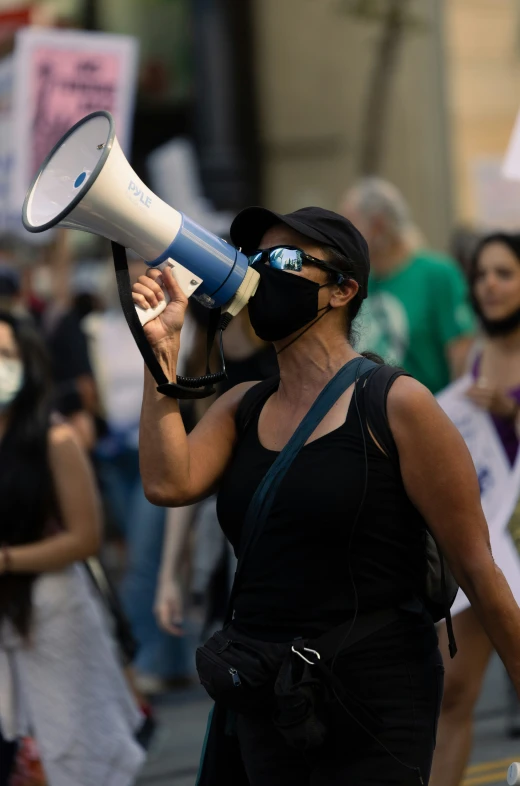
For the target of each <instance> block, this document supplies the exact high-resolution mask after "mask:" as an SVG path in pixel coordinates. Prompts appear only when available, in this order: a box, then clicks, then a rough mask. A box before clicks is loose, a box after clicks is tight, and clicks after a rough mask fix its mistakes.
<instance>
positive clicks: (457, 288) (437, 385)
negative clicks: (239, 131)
mask: <svg viewBox="0 0 520 786" xmlns="http://www.w3.org/2000/svg"><path fill="white" fill-rule="evenodd" d="M341 212H342V213H343V215H345V216H347V217H348V218H349V219H350V220H351V221H352V222H353V224H354V225H355V226H356V227H357V228H358V229H359V230H360V232H361V233H362V234H363V235H364V237H365V238H366V240H367V242H368V245H369V249H370V262H371V277H370V282H369V288H368V298H367V300H366V301H365V305H364V307H363V309H362V311H361V315H360V318H359V328H358V333H359V342H358V345H359V349H369V350H371V351H372V352H377V354H378V355H381V356H382V357H383V358H384V360H385V361H386V362H387V363H392V364H395V365H399V366H402V367H404V368H405V369H406V370H407V371H409V372H410V374H412V375H413V376H414V377H415V378H416V379H418V380H419V381H420V382H422V383H423V384H424V385H426V387H428V388H429V389H430V390H431V391H432V393H437V392H438V391H439V390H442V388H444V387H446V385H448V383H449V382H450V381H451V379H454V378H455V377H457V376H459V375H460V374H462V373H463V372H464V370H465V368H466V362H467V355H468V351H469V349H470V346H471V343H472V340H473V332H474V329H475V322H474V316H473V312H472V310H471V307H470V305H469V301H468V295H467V287H466V282H465V279H464V276H463V274H462V272H461V271H460V269H459V267H458V266H457V264H456V263H455V262H454V261H453V260H452V259H450V258H449V257H446V256H443V255H442V254H438V253H435V252H433V251H430V250H428V249H424V248H423V247H422V244H421V239H420V237H419V232H418V231H417V229H416V228H415V227H414V225H413V223H412V220H411V217H410V213H409V210H408V206H407V205H406V202H405V201H404V199H403V197H402V196H401V194H400V193H399V192H398V191H397V189H396V188H395V187H394V186H392V185H391V184H390V183H387V182H386V181H384V180H380V179H379V178H373V177H371V178H366V179H364V180H361V181H360V182H359V183H358V184H357V185H355V186H354V187H353V188H352V189H351V190H350V191H349V192H348V193H347V195H346V197H345V199H344V201H343V204H342V209H341Z"/></svg>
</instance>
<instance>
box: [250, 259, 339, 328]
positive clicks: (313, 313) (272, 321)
mask: <svg viewBox="0 0 520 786" xmlns="http://www.w3.org/2000/svg"><path fill="white" fill-rule="evenodd" d="M253 267H254V269H255V270H257V271H258V272H259V273H260V283H259V285H258V289H257V291H256V294H255V295H254V297H252V298H251V300H250V301H249V303H248V310H249V318H250V320H251V326H252V328H253V330H254V331H255V333H256V335H257V336H258V338H261V339H262V340H263V341H283V339H284V338H287V337H288V336H290V335H292V334H293V333H296V331H297V330H300V329H301V328H304V327H305V326H306V325H308V324H309V322H312V321H313V320H315V319H317V318H318V317H319V314H320V312H321V311H326V310H330V309H331V306H325V307H324V308H322V309H320V308H318V293H319V291H320V289H323V287H327V286H330V284H322V285H321V286H320V284H317V283H316V282H315V281H310V280H309V279H308V278H303V276H296V275H293V274H292V273H288V272H287V271H285V270H276V269H275V268H272V267H269V266H268V265H265V264H264V263H259V264H258V265H254V266H253Z"/></svg>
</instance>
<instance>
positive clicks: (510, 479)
mask: <svg viewBox="0 0 520 786" xmlns="http://www.w3.org/2000/svg"><path fill="white" fill-rule="evenodd" d="M473 384H474V379H473V377H472V376H471V375H470V374H467V375H466V376H464V377H463V378H462V379H460V380H458V381H457V382H454V383H453V384H452V385H450V386H449V387H447V388H446V389H445V390H443V391H442V392H441V393H440V394H439V395H438V396H437V401H438V402H439V404H440V406H441V407H442V408H443V410H444V411H445V412H446V414H447V415H448V417H449V418H450V420H451V421H452V422H453V423H454V424H455V426H456V427H457V428H458V430H459V431H460V433H461V434H462V437H463V438H464V441H465V443H466V445H467V446H468V449H469V452H470V453H471V457H472V459H473V463H474V464H475V469H476V471H477V476H478V480H479V485H480V494H481V501H482V508H483V510H484V515H485V516H486V520H487V523H488V527H489V536H490V541H491V548H492V551H493V557H494V559H495V562H496V563H497V565H498V567H499V568H500V569H501V570H502V572H503V573H504V575H505V577H506V579H507V581H508V583H509V586H510V587H511V590H512V592H513V595H514V596H515V599H516V601H517V603H520V560H519V557H518V552H517V550H516V547H515V545H514V543H513V540H512V538H511V535H510V534H509V530H508V528H507V525H508V523H509V520H510V518H511V515H512V513H513V511H514V509H515V506H516V503H517V500H518V497H519V495H520V458H519V456H517V458H516V461H515V464H514V466H513V467H511V465H510V463H509V460H508V458H507V456H506V453H505V451H504V448H503V445H502V442H501V440H500V437H499V436H498V433H497V431H496V428H495V425H494V423H493V421H492V419H491V417H490V416H489V414H488V413H487V412H485V411H484V410H482V409H479V408H478V407H476V406H475V405H474V404H473V403H472V402H471V401H470V400H469V399H468V398H467V396H466V391H467V390H468V389H469V388H470V387H471V385H473ZM519 454H520V451H519ZM469 605H470V604H469V600H468V599H467V597H466V595H465V594H464V593H463V592H462V590H459V593H458V595H457V598H456V600H455V603H454V605H453V608H452V614H453V615H454V614H458V613H459V612H460V611H463V610H464V609H466V608H468V606H469Z"/></svg>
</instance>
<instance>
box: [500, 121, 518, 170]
mask: <svg viewBox="0 0 520 786" xmlns="http://www.w3.org/2000/svg"><path fill="white" fill-rule="evenodd" d="M502 174H503V175H504V177H507V178H509V179H510V180H520V112H519V113H518V114H517V116H516V121H515V125H514V128H513V133H512V134H511V138H510V140H509V145H508V147H507V152H506V155H505V158H504V163H503V165H502Z"/></svg>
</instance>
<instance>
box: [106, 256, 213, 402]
mask: <svg viewBox="0 0 520 786" xmlns="http://www.w3.org/2000/svg"><path fill="white" fill-rule="evenodd" d="M112 256H113V258H114V268H115V271H116V282H117V289H118V292H119V300H120V301H121V307H122V309H123V314H124V315H125V319H126V323H127V325H128V327H129V328H130V332H131V333H132V336H133V337H134V340H135V343H136V344H137V348H138V349H139V352H140V353H141V355H142V356H143V360H144V362H145V363H146V365H147V366H148V369H149V371H150V373H151V375H152V376H153V378H154V379H155V381H156V382H157V390H158V391H159V393H162V394H163V395H165V396H169V397H170V398H178V399H190V398H207V397H208V396H212V395H213V394H214V393H215V388H214V387H213V385H214V384H215V383H216V382H221V381H222V380H223V379H226V377H227V374H226V366H225V363H224V354H223V351H222V330H223V329H224V327H225V325H223V324H222V322H221V314H220V309H219V308H214V309H211V310H210V312H209V322H208V336H207V346H206V349H207V360H206V375H205V376H204V377H180V376H178V377H177V382H170V381H169V380H168V379H167V377H166V374H165V373H164V371H163V370H162V366H161V364H160V363H159V361H158V360H157V358H156V357H155V353H154V351H153V349H152V348H151V346H150V344H149V343H148V340H147V338H146V335H145V332H144V330H143V326H142V325H141V322H140V321H139V317H138V316H137V312H136V310H135V303H134V301H133V299H132V285H131V283H130V273H129V272H128V262H127V259H126V249H125V247H124V246H122V245H120V244H119V243H115V242H113V241H112ZM226 324H227V323H226ZM219 327H220V354H221V358H222V371H220V372H218V373H217V374H212V373H211V371H210V367H209V359H210V355H211V350H212V348H213V342H214V341H215V335H216V333H217V330H218V329H219Z"/></svg>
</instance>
